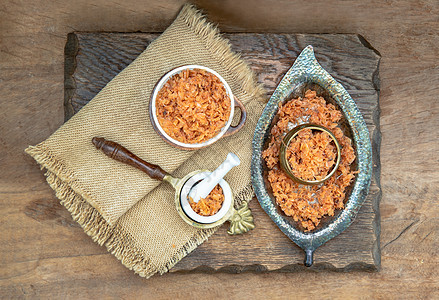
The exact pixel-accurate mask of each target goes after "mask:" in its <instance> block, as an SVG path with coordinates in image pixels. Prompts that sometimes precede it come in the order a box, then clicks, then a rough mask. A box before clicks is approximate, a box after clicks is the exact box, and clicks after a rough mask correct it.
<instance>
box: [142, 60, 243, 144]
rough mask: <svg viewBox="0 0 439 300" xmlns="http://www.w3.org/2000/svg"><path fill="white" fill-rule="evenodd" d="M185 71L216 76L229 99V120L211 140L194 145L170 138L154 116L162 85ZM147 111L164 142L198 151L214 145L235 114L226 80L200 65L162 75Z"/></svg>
mask: <svg viewBox="0 0 439 300" xmlns="http://www.w3.org/2000/svg"><path fill="white" fill-rule="evenodd" d="M186 69H201V70H205V71H208V72H210V73H212V74H213V75H215V76H217V77H218V78H219V79H220V81H221V82H222V84H223V85H224V88H225V89H226V93H227V95H228V96H229V99H230V114H229V118H228V120H227V123H226V124H225V125H224V126H223V127H222V128H221V130H220V132H219V133H218V134H217V135H215V136H214V137H212V138H210V139H208V140H207V141H204V142H202V143H194V144H189V143H183V142H180V141H178V140H176V139H174V138H172V137H170V136H169V135H168V134H167V133H166V132H165V130H164V129H163V128H162V126H161V125H160V123H159V121H158V118H157V114H156V98H157V95H158V93H159V91H160V90H161V89H162V87H163V86H164V84H165V83H166V82H167V81H168V80H169V79H170V78H171V77H172V76H174V75H176V74H178V73H180V72H182V71H183V70H186ZM149 110H150V111H149V115H150V119H151V123H152V125H153V127H154V128H155V129H156V131H158V132H159V134H160V135H161V137H162V138H163V139H164V140H165V141H167V142H170V143H171V144H173V145H175V146H177V147H180V148H184V149H199V148H203V147H206V146H208V145H211V144H213V143H215V142H216V141H217V140H219V139H220V138H221V137H222V136H223V135H224V134H225V133H226V132H227V130H228V129H229V127H230V125H231V124H232V121H233V115H234V113H235V105H234V96H233V93H232V89H231V88H230V86H229V84H228V83H227V82H226V80H225V79H224V78H223V77H222V76H221V75H220V74H218V72H216V71H215V70H212V69H211V68H208V67H205V66H202V65H184V66H180V67H177V68H174V69H172V70H170V71H169V72H167V73H166V74H165V75H163V76H162V77H161V78H160V80H159V81H158V82H157V83H156V85H155V86H154V89H153V92H152V94H151V99H150V105H149Z"/></svg>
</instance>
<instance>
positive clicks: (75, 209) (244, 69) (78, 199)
mask: <svg viewBox="0 0 439 300" xmlns="http://www.w3.org/2000/svg"><path fill="white" fill-rule="evenodd" d="M178 18H180V19H182V20H183V21H184V22H185V23H186V24H187V26H189V27H190V28H191V30H193V31H194V32H195V33H196V34H198V35H199V37H200V39H202V40H203V41H204V43H205V44H206V50H207V51H209V52H211V53H212V54H213V55H214V56H215V57H218V58H220V60H219V63H220V64H222V65H223V66H224V67H225V68H226V69H227V70H228V71H229V72H230V73H232V74H233V76H234V80H237V81H240V82H242V83H243V84H242V85H241V86H240V88H241V89H242V91H243V92H245V93H247V94H248V95H250V96H251V97H254V98H256V99H260V98H262V95H263V94H264V93H265V91H264V89H263V88H262V86H261V85H258V84H257V81H256V77H255V75H254V74H253V72H252V71H251V70H250V68H249V66H248V65H247V64H246V63H245V62H243V61H242V60H241V59H240V56H239V55H238V54H236V53H233V52H232V50H231V47H230V44H229V42H228V41H227V40H224V39H223V38H222V37H221V35H220V32H219V30H218V29H217V28H216V27H215V26H213V25H212V24H211V23H209V22H208V21H207V20H206V18H205V17H204V16H203V15H202V14H201V12H200V11H199V10H197V9H196V8H195V7H194V6H193V5H191V4H186V5H185V6H184V7H183V8H182V10H181V12H180V14H179V15H178V17H177V19H178ZM25 151H26V153H27V154H29V155H30V156H32V157H33V158H34V159H35V160H36V161H37V162H38V163H39V164H40V165H41V169H43V168H45V169H47V170H48V171H47V172H46V173H45V175H46V180H47V182H48V184H49V185H50V187H51V188H52V189H53V190H54V191H55V195H56V197H57V198H58V199H60V203H61V204H62V205H63V206H65V207H66V209H67V210H68V211H69V212H70V213H71V215H72V217H73V219H74V220H75V221H76V222H78V224H79V225H80V226H81V227H82V229H83V230H84V232H85V233H86V234H87V235H89V236H90V237H91V238H92V239H93V241H95V242H96V243H98V244H99V245H101V246H102V245H105V247H106V248H107V251H109V252H110V253H112V254H113V255H114V256H115V257H116V258H117V259H119V260H120V261H121V262H122V264H123V265H125V266H126V267H127V268H128V269H130V270H133V271H134V272H135V273H137V274H139V275H140V276H142V277H146V278H149V277H151V276H152V275H154V274H155V273H157V272H159V273H160V274H163V273H166V272H168V271H169V270H170V269H171V268H172V267H173V266H174V265H175V264H176V263H178V262H179V261H180V260H181V259H182V258H184V257H185V256H186V255H187V254H189V253H190V252H192V251H193V250H194V249H195V248H196V247H197V246H199V245H200V244H202V243H203V242H205V241H206V240H207V239H208V238H209V237H210V236H211V235H212V234H213V233H215V232H216V230H217V229H218V227H216V228H212V229H208V230H200V231H198V232H197V234H195V235H194V236H193V237H192V238H191V239H190V240H189V241H188V242H187V243H186V244H184V245H183V247H181V249H179V250H178V252H177V254H176V255H174V256H173V257H172V258H170V259H169V261H168V262H167V263H166V264H165V265H164V266H161V267H157V266H155V265H153V264H152V263H151V262H150V260H149V259H148V258H147V257H145V254H144V253H143V252H142V250H141V249H139V248H138V247H136V246H135V242H134V238H133V237H132V236H131V235H130V234H129V233H128V232H126V231H125V230H124V229H123V228H122V227H121V226H120V225H119V224H116V225H115V226H111V225H109V224H108V223H107V222H106V221H105V219H104V218H103V217H102V215H101V213H100V212H99V211H98V209H97V208H96V207H93V206H92V205H91V204H90V203H89V202H88V201H86V200H85V199H88V198H87V197H89V196H90V195H88V194H87V193H85V192H84V191H83V190H82V189H81V187H80V186H79V185H78V184H77V183H76V181H75V179H74V178H75V177H74V176H73V173H72V172H71V171H70V170H67V169H66V168H65V167H64V166H63V164H62V163H61V162H59V161H57V160H56V159H55V157H54V156H53V155H52V154H51V153H50V151H49V150H48V149H45V148H44V146H42V144H38V145H36V146H29V147H28V148H27V149H26V150H25ZM253 195H254V192H253V188H252V186H251V184H249V185H247V186H246V187H245V188H244V189H243V190H241V191H240V192H239V193H238V195H237V196H236V197H235V206H240V205H241V204H242V203H243V201H249V200H250V199H251V198H252V197H253Z"/></svg>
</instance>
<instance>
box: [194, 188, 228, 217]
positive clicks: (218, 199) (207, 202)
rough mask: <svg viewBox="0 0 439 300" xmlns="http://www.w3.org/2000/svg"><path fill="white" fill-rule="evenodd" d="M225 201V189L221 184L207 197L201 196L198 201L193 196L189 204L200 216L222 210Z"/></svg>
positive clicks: (211, 214)
mask: <svg viewBox="0 0 439 300" xmlns="http://www.w3.org/2000/svg"><path fill="white" fill-rule="evenodd" d="M223 202H224V194H223V189H222V188H221V186H220V185H219V184H217V185H216V186H215V188H214V189H213V190H212V191H211V192H210V193H209V195H207V197H206V198H201V199H200V201H198V202H195V201H193V200H192V198H190V199H189V204H190V205H191V207H192V209H193V211H194V212H196V213H197V214H199V215H200V216H213V215H214V214H216V213H217V212H218V211H219V210H220V208H221V206H222V205H223Z"/></svg>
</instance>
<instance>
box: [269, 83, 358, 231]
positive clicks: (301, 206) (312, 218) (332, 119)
mask: <svg viewBox="0 0 439 300" xmlns="http://www.w3.org/2000/svg"><path fill="white" fill-rule="evenodd" d="M278 116H279V120H278V121H277V123H276V124H275V125H274V126H273V128H272V129H271V140H270V143H269V146H268V148H267V149H266V150H264V151H263V153H262V156H263V158H264V160H265V162H266V164H267V167H268V168H269V172H268V181H269V182H270V185H271V188H272V190H273V195H274V197H275V199H276V203H277V204H278V205H279V206H280V208H281V209H282V210H283V211H284V213H285V214H286V215H288V216H291V217H293V219H294V220H295V221H296V222H299V224H300V225H301V227H302V228H303V229H304V231H311V230H313V229H315V228H316V227H317V226H318V225H319V224H320V221H321V219H322V218H323V217H324V216H326V215H328V216H333V215H334V213H335V210H337V209H342V208H343V207H344V199H345V191H346V188H347V187H348V186H349V185H350V183H351V182H352V180H353V179H354V177H355V176H354V174H355V172H354V171H352V170H351V164H352V163H353V161H354V160H355V153H354V149H353V147H352V142H351V140H350V139H349V138H348V137H347V136H345V135H344V134H343V131H342V130H341V129H340V128H339V127H338V123H337V122H339V121H340V119H341V117H342V114H341V112H340V111H339V110H337V109H336V107H335V106H334V105H332V104H329V103H326V101H325V99H324V98H322V97H318V96H317V93H316V92H315V91H311V90H307V91H306V92H305V97H304V98H300V97H299V98H297V99H292V100H290V101H288V102H287V103H285V104H284V105H282V106H280V108H279V111H278ZM301 123H314V124H318V125H321V126H324V127H326V128H328V129H329V130H331V132H332V133H333V134H334V135H335V137H336V139H337V140H338V142H339V144H340V147H341V160H340V165H339V167H338V169H337V171H336V172H335V173H334V175H333V176H331V178H329V179H328V180H327V181H325V182H324V183H322V184H320V185H314V186H310V185H301V184H298V183H296V182H295V181H293V180H292V179H290V178H289V177H288V176H287V175H286V174H285V172H283V171H282V170H281V168H280V165H279V149H280V144H281V141H282V138H283V136H284V135H285V134H286V133H287V132H288V131H289V125H291V124H292V125H293V126H296V125H299V124H301Z"/></svg>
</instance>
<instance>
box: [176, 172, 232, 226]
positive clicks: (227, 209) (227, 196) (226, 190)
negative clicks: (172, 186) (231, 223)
mask: <svg viewBox="0 0 439 300" xmlns="http://www.w3.org/2000/svg"><path fill="white" fill-rule="evenodd" d="M210 173H211V172H203V173H198V174H196V175H194V176H192V177H191V178H190V179H189V180H188V181H187V182H186V183H185V184H184V186H183V188H182V189H181V193H180V201H181V207H182V209H183V211H184V213H185V214H186V215H187V216H188V217H189V218H190V219H192V220H194V221H195V222H198V223H202V224H211V223H214V222H217V221H219V220H221V219H223V218H224V217H226V218H228V217H229V215H230V213H231V208H232V204H233V203H232V202H233V201H232V200H233V194H232V189H231V188H230V186H229V184H228V183H227V182H226V181H225V180H224V179H222V180H221V181H220V182H219V185H220V186H221V188H222V190H223V194H224V202H223V205H222V206H221V208H220V209H219V210H218V212H217V213H216V214H214V215H213V216H201V215H199V214H197V213H196V212H195V211H194V210H193V209H192V207H191V205H190V204H189V200H188V196H189V192H190V190H191V188H192V187H193V185H194V184H195V183H197V182H198V181H200V180H203V179H204V178H206V177H207V176H209V174H210ZM226 218H225V219H226Z"/></svg>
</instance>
